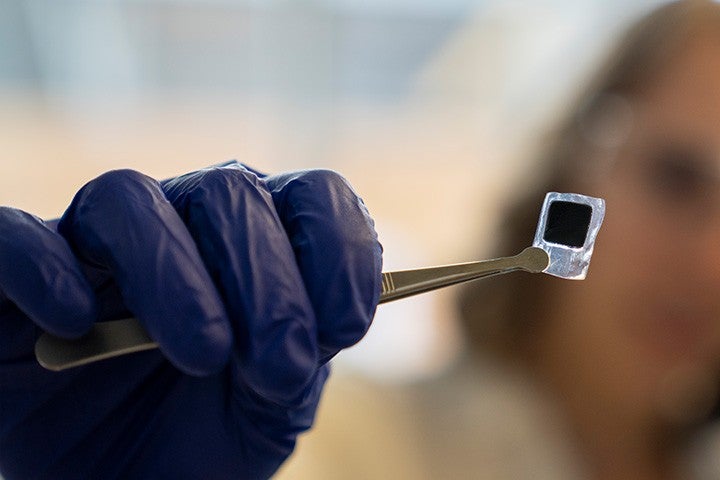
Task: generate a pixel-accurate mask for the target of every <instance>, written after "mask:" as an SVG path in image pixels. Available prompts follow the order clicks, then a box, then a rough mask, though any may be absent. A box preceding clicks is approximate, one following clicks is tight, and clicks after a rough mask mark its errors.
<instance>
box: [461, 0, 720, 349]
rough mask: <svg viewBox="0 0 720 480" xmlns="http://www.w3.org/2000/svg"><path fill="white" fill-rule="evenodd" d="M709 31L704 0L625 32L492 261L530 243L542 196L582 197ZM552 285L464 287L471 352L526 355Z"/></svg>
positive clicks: (496, 281) (560, 133) (716, 14)
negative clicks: (628, 128) (634, 120)
mask: <svg viewBox="0 0 720 480" xmlns="http://www.w3.org/2000/svg"><path fill="white" fill-rule="evenodd" d="M707 29H710V31H715V32H717V34H718V38H720V4H718V3H715V2H713V1H709V0H684V1H676V2H672V3H668V4H666V5H663V6H662V7H660V8H658V9H656V10H654V11H652V12H651V13H649V14H647V15H646V16H645V17H643V18H642V19H640V20H639V21H638V22H637V23H635V24H634V25H633V26H632V27H631V28H630V30H629V31H628V32H627V33H626V34H625V36H624V37H622V39H621V41H620V42H619V44H618V46H617V47H616V49H615V51H614V52H613V53H612V54H611V55H610V56H609V57H608V60H607V61H606V63H605V65H604V66H603V68H601V69H600V70H599V72H598V74H597V75H596V76H595V77H594V78H593V79H592V81H591V82H590V83H589V85H588V86H587V88H586V89H585V91H584V92H583V93H582V94H581V95H580V97H579V98H578V99H577V101H576V102H575V103H574V104H573V108H571V110H570V111H569V114H568V115H566V118H565V121H564V122H561V123H560V124H559V128H557V130H556V131H555V133H554V135H552V137H551V139H550V141H549V142H548V146H547V148H546V149H545V154H544V155H543V156H542V158H541V160H542V161H541V162H540V164H539V171H540V172H544V173H543V174H542V175H541V176H540V178H538V181H537V182H536V184H535V185H534V186H531V187H530V188H528V189H527V191H526V192H525V193H524V194H523V196H522V197H520V198H518V199H517V201H516V202H514V203H513V204H512V205H511V206H510V208H509V209H508V210H507V211H506V212H505V215H503V216H502V218H503V222H504V223H503V225H502V226H501V231H500V235H499V237H498V244H497V246H496V250H495V252H494V255H493V256H506V255H513V254H516V253H518V252H520V251H521V250H522V249H523V248H525V247H527V246H528V245H529V244H530V242H531V241H532V238H533V236H534V233H535V227H536V225H537V219H538V215H539V213H540V206H541V205H542V201H543V198H544V196H545V193H546V192H549V191H559V192H573V191H576V192H579V193H586V192H584V191H583V186H584V184H585V183H587V179H588V178H590V176H591V175H593V173H594V171H595V169H596V168H597V165H595V164H594V163H595V162H593V161H592V159H593V157H594V155H595V154H596V153H597V151H598V150H599V149H603V148H607V147H611V146H612V145H611V144H612V143H614V142H617V141H618V140H622V138H619V137H622V134H623V132H622V128H618V127H619V126H621V125H619V124H623V123H624V122H626V121H627V118H626V117H627V116H628V113H631V112H628V110H629V109H630V107H629V106H628V105H630V104H631V103H632V99H633V98H636V97H640V96H642V92H643V91H644V89H647V88H648V87H649V86H650V85H651V84H652V82H653V80H654V78H656V77H657V75H658V74H659V73H660V72H661V71H662V69H664V68H667V67H669V66H671V62H672V61H673V59H675V58H677V56H678V55H680V54H681V53H682V51H683V48H684V47H686V44H687V42H688V41H690V40H691V39H692V38H693V37H694V36H695V35H698V34H699V33H701V32H704V31H706V30H707ZM601 235H602V232H601ZM591 270H592V269H591ZM590 274H591V275H592V273H590ZM556 281H563V280H556V279H551V278H549V277H547V276H546V275H530V274H522V273H515V274H511V275H503V276H499V277H496V278H493V279H491V280H486V281H480V282H474V283H471V284H469V285H468V286H467V287H465V288H464V289H463V290H462V291H461V295H460V299H459V300H460V301H459V310H460V317H461V320H462V324H463V328H464V331H465V334H466V337H467V339H468V344H469V346H470V349H471V350H473V351H478V350H481V351H489V352H491V353H493V354H495V355H499V356H501V357H504V359H505V360H518V359H521V358H522V357H523V356H524V355H526V354H527V353H528V352H530V351H531V348H532V343H531V342H529V341H528V340H531V339H532V337H533V332H536V331H537V329H538V328H540V327H542V325H540V324H541V323H542V320H543V318H547V315H546V314H545V312H543V308H544V305H545V302H543V299H544V298H549V296H548V295H549V294H550V293H551V290H552V288H553V286H554V285H555V282H556Z"/></svg>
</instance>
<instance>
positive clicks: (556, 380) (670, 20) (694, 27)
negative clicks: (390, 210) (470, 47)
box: [283, 0, 720, 480]
mask: <svg viewBox="0 0 720 480" xmlns="http://www.w3.org/2000/svg"><path fill="white" fill-rule="evenodd" d="M719 85H720V4H717V3H715V2H710V1H702V0H688V1H679V2H674V3H669V4H667V5H664V6H662V7H660V8H659V9H657V10H655V11H653V12H651V13H650V14H648V15H647V16H646V17H644V18H643V19H641V20H640V21H639V22H638V23H637V24H635V25H634V26H633V27H632V28H631V29H630V30H629V31H628V33H627V34H626V36H625V37H624V38H623V39H622V40H621V41H620V42H619V45H618V49H617V51H615V52H614V53H612V54H611V55H610V57H609V59H608V62H607V63H606V64H605V65H604V66H603V67H602V68H601V69H600V71H599V72H598V74H597V75H596V76H595V77H594V78H593V79H592V81H591V82H590V85H589V86H588V88H587V89H586V90H585V91H584V92H583V93H582V94H581V95H580V97H579V98H578V99H577V102H576V103H575V104H574V107H573V108H571V109H570V110H569V112H568V115H567V120H565V121H564V122H561V123H560V125H559V128H558V129H557V131H556V132H555V134H554V135H553V140H552V141H551V142H549V143H548V145H547V148H546V150H545V154H544V155H543V159H541V160H542V161H541V163H540V165H539V166H538V172H540V174H539V175H537V174H536V173H535V172H533V171H531V172H530V173H529V174H530V175H537V178H536V179H535V180H534V183H533V184H532V185H531V186H530V188H527V184H526V183H524V182H521V185H523V186H525V187H526V188H525V189H524V191H523V194H522V195H521V198H519V199H518V200H517V201H516V202H514V203H513V206H512V207H511V208H509V210H508V212H507V215H506V216H505V217H504V218H505V224H504V229H503V232H504V233H503V234H501V235H500V237H499V238H498V245H497V250H496V251H495V252H494V255H490V256H492V257H497V256H505V255H512V254H516V253H518V252H520V251H521V250H522V249H523V248H525V247H527V246H528V245H529V244H530V242H531V241H532V238H533V235H534V231H535V228H536V225H537V218H538V214H539V207H540V205H541V204H542V200H543V197H544V195H545V193H546V192H548V191H559V192H578V193H583V194H588V195H592V196H597V197H602V198H604V199H605V200H606V206H607V216H606V219H605V223H604V225H603V228H602V229H601V231H600V234H599V236H598V241H597V244H596V248H595V253H594V256H593V260H592V265H591V268H590V272H589V275H588V277H587V279H586V280H585V281H583V282H569V281H566V280H560V279H555V278H549V277H547V276H543V275H528V274H519V273H518V274H510V275H504V276H501V277H496V278H492V279H487V280H482V281H478V282H476V283H474V284H472V285H470V286H468V287H467V288H466V289H464V290H463V294H462V296H461V301H460V311H461V316H462V319H463V325H464V330H465V332H466V334H467V338H468V342H467V343H468V345H469V348H468V350H469V353H470V354H469V355H468V358H466V359H464V361H462V362H460V364H459V365H458V366H457V367H456V368H455V369H454V370H453V371H452V372H449V373H448V374H447V375H446V376H444V377H442V378H439V379H436V380H433V381H430V382H427V383H426V384H421V385H417V386H413V387H410V388H409V389H407V391H406V392H405V394H406V395H407V398H406V399H405V402H404V404H403V402H400V403H399V404H398V401H397V399H396V398H394V397H388V398H389V400H388V402H386V403H387V404H384V403H383V402H380V406H379V408H378V409H377V410H378V412H379V413H378V414H375V413H374V412H373V414H372V415H366V416H369V417H372V418H368V422H371V423H372V424H373V425H375V423H376V422H377V423H380V424H383V423H385V424H386V422H392V421H393V419H394V418H396V419H397V420H395V422H396V423H397V424H398V430H397V431H396V433H395V434H394V435H389V434H388V433H387V426H386V425H385V426H384V427H378V426H377V425H375V427H372V428H377V430H378V431H382V432H384V433H383V435H382V436H378V437H376V438H374V439H373V442H383V441H385V442H389V443H392V444H393V445H394V444H395V443H402V444H405V445H411V447H410V448H407V449H406V450H409V451H403V452H400V453H399V454H401V455H402V459H403V460H407V459H412V461H414V462H416V464H415V465H414V466H413V470H407V472H412V473H408V474H407V475H405V476H402V475H397V474H396V473H393V478H428V479H430V478H453V479H455V478H468V479H522V478H527V479H530V478H532V479H534V480H537V479H553V480H560V479H588V480H605V479H635V480H638V479H654V480H671V479H688V478H720V468H718V466H719V465H720V461H719V460H720V442H717V440H716V439H717V436H716V435H713V433H714V432H713V428H712V427H713V424H714V420H715V418H716V415H715V414H714V412H713V410H714V409H715V408H716V406H717V405H720V395H718V387H719V386H720V295H718V287H719V286H720V249H719V248H718V246H719V245H720V88H718V86H719ZM543 169H545V170H543ZM345 391H346V392H347V395H348V396H351V395H353V390H352V389H351V388H349V387H345ZM334 394H335V391H332V392H330V393H329V396H328V399H329V398H332V396H333V395H334ZM378 395H379V396H380V397H381V398H382V396H384V395H386V393H385V392H384V391H383V389H379V391H378ZM327 401H329V400H327ZM339 402H343V403H344V404H345V405H346V404H348V403H351V402H352V397H351V398H344V397H340V399H339ZM400 405H404V407H403V406H400ZM348 411H353V408H351V407H347V406H345V407H344V408H340V407H334V409H333V408H329V411H328V417H327V418H325V417H324V416H323V414H321V416H320V418H319V421H318V432H317V433H316V435H317V437H313V438H309V439H307V442H308V443H309V444H310V445H309V446H308V448H307V451H308V452H310V453H311V454H312V453H315V454H316V455H317V460H318V462H319V463H320V464H321V466H320V467H317V470H316V471H317V472H322V474H327V476H321V475H314V476H309V477H307V478H333V477H332V473H327V472H331V470H330V469H328V468H325V469H323V467H322V462H323V455H322V453H321V452H322V451H323V450H322V449H321V448H320V446H319V442H320V441H321V439H320V435H321V432H323V431H324V430H325V429H327V431H328V432H329V437H330V439H331V440H330V441H331V442H332V443H333V448H334V451H335V452H341V451H347V452H351V453H346V454H345V457H346V458H347V460H345V462H346V463H345V464H348V465H350V464H351V465H358V464H359V463H360V462H358V461H353V456H354V457H360V458H363V457H364V458H367V459H369V460H368V463H372V464H380V465H383V464H384V465H385V466H386V467H385V468H386V471H388V472H396V471H397V469H398V468H399V467H398V466H397V462H396V459H394V458H389V457H388V456H387V455H382V453H381V452H378V450H381V448H379V447H377V446H374V447H372V448H371V447H368V446H365V445H363V443H362V442H367V441H368V439H367V437H366V436H364V435H360V434H359V433H358V432H357V430H353V431H352V432H346V433H347V434H348V435H352V436H354V437H355V436H360V437H361V438H363V440H362V441H354V440H353V439H346V438H344V436H343V433H342V432H338V430H339V429H340V427H338V425H339V424H341V422H342V417H341V416H340V415H341V414H340V412H345V413H344V414H343V417H344V416H346V415H347V413H348ZM333 414H334V416H333ZM354 415H362V412H357V411H355V412H354ZM377 416H380V417H381V418H382V420H377V419H376V418H375V417H377ZM408 417H410V418H414V419H415V423H414V424H410V423H408ZM331 425H332V427H334V429H333V428H332V427H331ZM388 439H390V440H388ZM313 442H315V443H313ZM343 442H345V443H343ZM713 442H715V443H713ZM338 445H344V448H341V447H339V446H338ZM396 450H397V448H396V447H394V448H393V452H394V454H397V451H396ZM359 452H365V453H367V455H364V454H363V453H359ZM302 453H303V446H301V450H300V454H301V455H302ZM301 463H303V464H307V463H309V460H307V459H303V461H302V462H301ZM292 467H293V464H292V462H291V463H290V464H289V465H288V466H287V477H283V478H299V475H301V474H302V471H301V470H300V469H293V468H292ZM418 470H420V471H421V472H422V473H421V474H420V477H418V473H417V471H418ZM367 472H373V470H372V468H368V469H366V470H364V471H362V470H361V471H360V472H355V471H353V470H349V471H348V473H347V474H346V475H345V476H344V478H358V479H359V478H371V477H369V476H367V475H365V473H367ZM373 478H383V477H382V475H381V476H379V477H373ZM386 478H389V477H386Z"/></svg>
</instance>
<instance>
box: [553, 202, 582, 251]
mask: <svg viewBox="0 0 720 480" xmlns="http://www.w3.org/2000/svg"><path fill="white" fill-rule="evenodd" d="M591 217H592V207H591V206H590V205H585V204H584V203H573V202H560V201H558V202H552V203H551V204H550V208H549V210H548V215H547V222H546V223H545V233H544V235H543V238H544V239H545V241H546V242H551V243H559V244H561V245H567V246H568V247H582V246H583V245H584V244H585V239H586V238H587V233H588V229H589V228H590V219H591Z"/></svg>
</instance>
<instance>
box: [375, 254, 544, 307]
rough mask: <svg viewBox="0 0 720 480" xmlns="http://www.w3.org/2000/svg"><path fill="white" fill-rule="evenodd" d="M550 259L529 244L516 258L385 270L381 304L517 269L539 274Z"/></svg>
mask: <svg viewBox="0 0 720 480" xmlns="http://www.w3.org/2000/svg"><path fill="white" fill-rule="evenodd" d="M548 261H549V259H548V255H547V253H546V252H545V251H544V250H542V249H540V248H536V247H529V248H526V249H525V250H523V251H522V252H521V253H519V254H518V255H515V256H513V257H503V258H495V259H492V260H483V261H480V262H470V263H460V264H456V265H445V266H441V267H429V268H421V269H414V270H400V271H396V272H385V273H383V274H382V292H381V293H380V303H385V302H390V301H392V300H399V299H401V298H405V297H410V296H412V295H417V294H419V293H424V292H429V291H431V290H435V289H437V288H442V287H447V286H449V285H455V284H457V283H462V282H466V281H469V280H475V279H478V278H484V277H489V276H492V275H498V274H501V273H508V272H513V271H516V270H525V271H528V272H533V273H537V272H541V271H543V270H544V269H545V268H546V267H547V265H548Z"/></svg>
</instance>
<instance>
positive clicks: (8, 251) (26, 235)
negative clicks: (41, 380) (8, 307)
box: [0, 207, 97, 338]
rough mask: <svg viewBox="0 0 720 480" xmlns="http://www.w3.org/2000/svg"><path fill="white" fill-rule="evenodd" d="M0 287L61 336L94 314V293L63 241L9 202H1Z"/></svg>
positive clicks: (84, 326)
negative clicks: (9, 205)
mask: <svg viewBox="0 0 720 480" xmlns="http://www.w3.org/2000/svg"><path fill="white" fill-rule="evenodd" d="M0 290H1V291H2V293H3V294H4V296H5V297H7V299H9V300H10V301H12V302H13V303H14V304H15V305H16V306H17V307H18V308H19V309H20V310H21V311H22V312H23V313H24V314H25V315H27V316H28V317H29V318H30V319H31V320H32V321H33V322H34V323H36V324H37V325H39V326H40V327H42V328H43V329H44V330H46V331H48V332H50V333H53V334H55V335H59V336H62V337H66V338H72V337H78V336H80V335H82V334H83V333H85V332H86V331H87V330H88V329H89V328H90V327H91V326H92V324H93V322H94V321H95V318H96V316H97V305H96V302H95V295H94V294H93V291H92V289H91V288H90V285H89V284H88V282H87V281H86V279H85V278H84V277H83V274H82V272H81V271H80V267H79V265H78V262H77V260H76V258H75V257H74V256H73V253H72V251H71V250H70V247H69V246H68V244H67V242H65V240H64V239H63V238H62V237H61V236H60V235H58V234H57V233H56V232H54V231H52V230H51V229H49V228H47V227H46V226H45V224H44V223H43V222H42V220H40V219H38V218H36V217H34V216H32V215H30V214H28V213H25V212H23V211H20V210H16V209H13V208H9V207H0ZM0 296H1V295H0Z"/></svg>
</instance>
